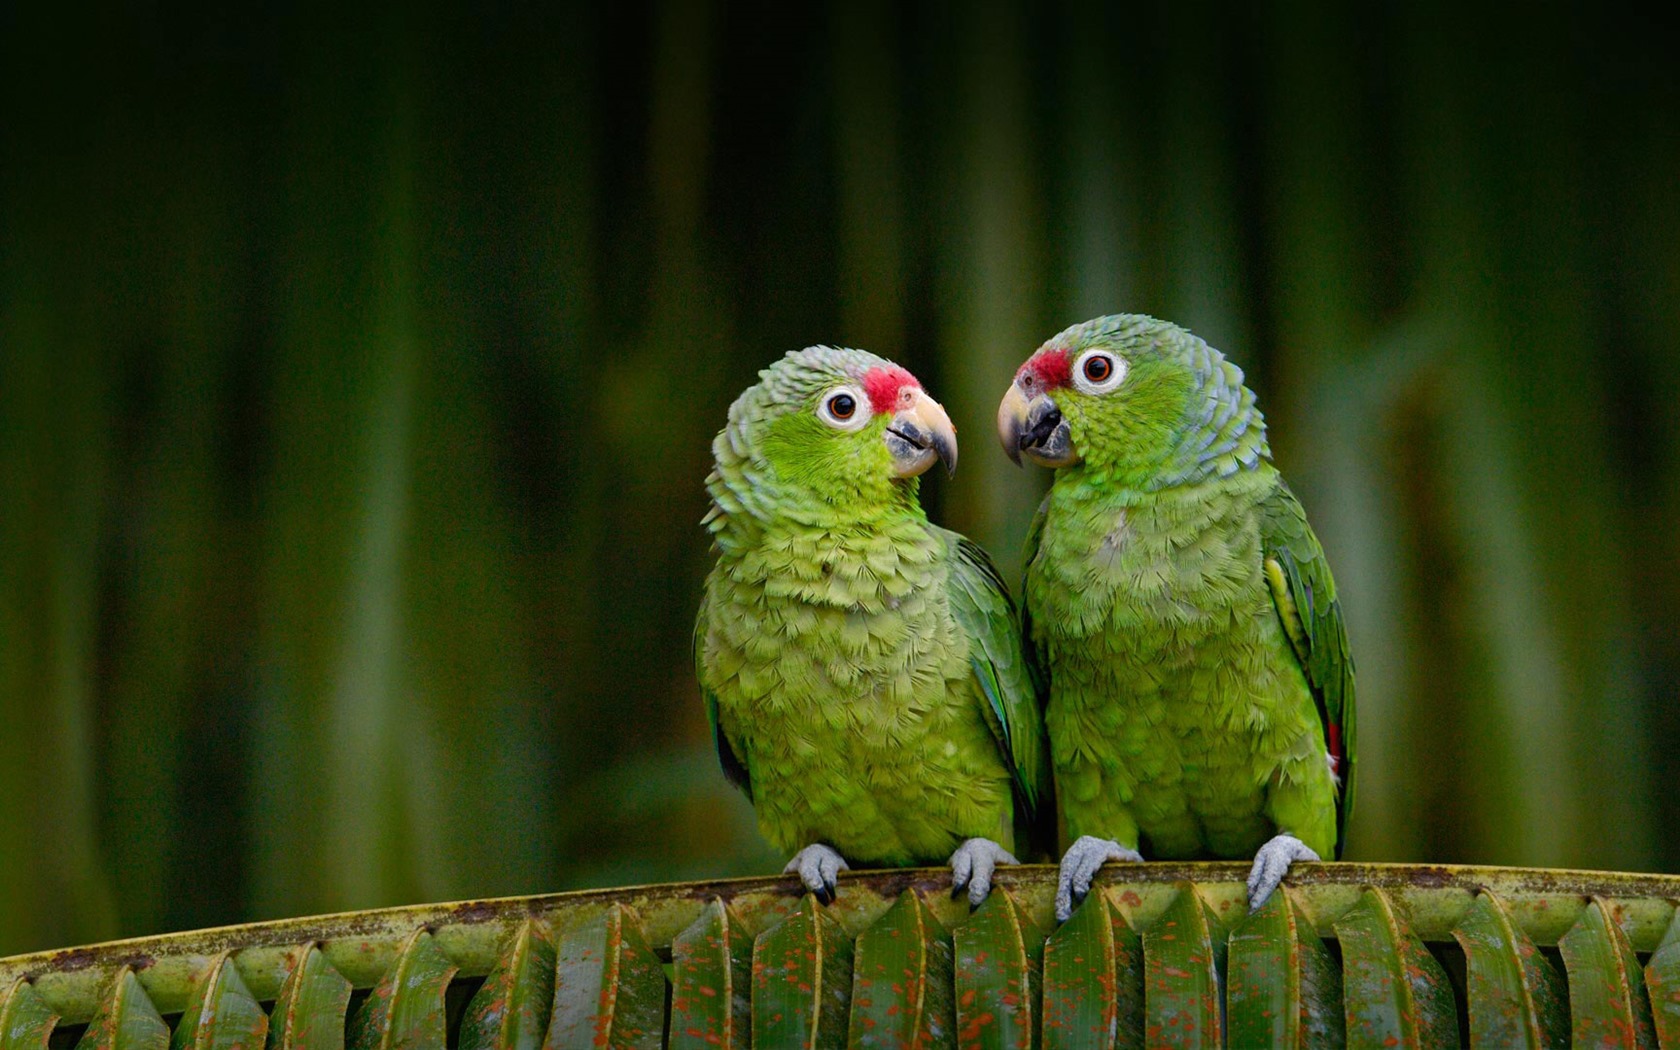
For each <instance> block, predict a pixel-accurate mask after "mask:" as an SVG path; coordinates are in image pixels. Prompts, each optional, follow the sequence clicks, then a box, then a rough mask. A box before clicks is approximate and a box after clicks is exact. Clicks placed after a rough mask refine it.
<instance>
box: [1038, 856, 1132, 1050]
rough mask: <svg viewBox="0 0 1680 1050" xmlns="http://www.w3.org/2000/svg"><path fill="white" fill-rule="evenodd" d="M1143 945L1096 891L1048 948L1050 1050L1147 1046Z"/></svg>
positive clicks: (1046, 1027)
mask: <svg viewBox="0 0 1680 1050" xmlns="http://www.w3.org/2000/svg"><path fill="white" fill-rule="evenodd" d="M1143 973H1144V965H1143V952H1142V942H1141V941H1140V940H1139V938H1138V935H1137V933H1136V931H1134V930H1133V929H1132V927H1131V924H1130V923H1128V922H1127V921H1126V918H1125V916H1123V915H1121V914H1120V910H1119V909H1118V908H1116V907H1115V906H1114V902H1113V900H1111V899H1110V897H1109V895H1108V891H1107V890H1106V889H1103V888H1100V887H1099V888H1097V889H1093V890H1092V891H1091V892H1090V894H1089V895H1088V896H1086V898H1085V900H1084V901H1083V902H1082V903H1081V904H1080V905H1079V907H1078V908H1077V909H1075V911H1074V913H1073V917H1072V918H1070V919H1068V921H1067V922H1065V923H1063V924H1062V925H1061V926H1060V927H1059V928H1058V929H1057V930H1056V932H1055V933H1052V934H1051V935H1050V937H1049V939H1048V940H1046V941H1045V943H1044V1046H1045V1047H1046V1048H1052V1047H1067V1048H1069V1050H1075V1048H1084V1047H1091V1048H1103V1050H1106V1048H1109V1047H1128V1048H1129V1047H1141V1046H1142V1045H1143Z"/></svg>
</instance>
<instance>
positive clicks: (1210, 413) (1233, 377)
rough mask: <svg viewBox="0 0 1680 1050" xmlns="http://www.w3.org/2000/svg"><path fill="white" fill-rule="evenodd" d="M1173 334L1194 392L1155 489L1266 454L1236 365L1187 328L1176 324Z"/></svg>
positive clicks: (1214, 474) (1261, 426) (1245, 465)
mask: <svg viewBox="0 0 1680 1050" xmlns="http://www.w3.org/2000/svg"><path fill="white" fill-rule="evenodd" d="M1179 339H1180V340H1182V342H1181V343H1180V345H1181V346H1182V348H1183V352H1184V353H1185V355H1186V361H1187V363H1188V364H1189V366H1190V369H1191V372H1192V373H1193V374H1194V375H1195V377H1196V392H1195V393H1194V394H1192V395H1191V398H1190V403H1189V405H1188V406H1187V407H1186V410H1185V414H1184V419H1183V421H1182V422H1181V423H1180V424H1179V428H1178V444H1177V445H1176V447H1175V449H1174V452H1173V454H1172V456H1171V457H1170V459H1169V461H1168V465H1167V467H1166V468H1165V469H1164V470H1162V471H1161V473H1160V474H1159V475H1157V477H1156V480H1155V484H1154V485H1153V486H1152V487H1153V488H1155V489H1164V488H1171V487H1173V486H1176V485H1190V484H1195V483H1197V482H1201V481H1208V480H1210V479H1213V478H1222V477H1229V476H1230V475H1232V474H1235V473H1237V472H1238V471H1242V470H1254V469H1256V468H1258V467H1259V466H1260V464H1261V462H1262V461H1265V460H1269V459H1271V456H1272V450H1271V447H1270V446H1269V445H1268V444H1267V443H1266V419H1265V417H1264V416H1263V415H1261V413H1260V409H1259V408H1258V407H1257V406H1256V405H1255V402H1254V392H1253V391H1252V390H1250V389H1248V387H1246V386H1244V385H1243V373H1242V369H1240V368H1238V367H1237V366H1236V365H1234V364H1232V363H1231V362H1230V361H1228V360H1226V358H1225V355H1224V354H1221V353H1220V352H1219V351H1218V350H1215V349H1214V348H1213V347H1211V346H1209V345H1208V344H1207V343H1205V342H1203V341H1202V340H1200V339H1198V338H1196V337H1195V336H1193V335H1191V334H1190V333H1189V332H1183V331H1182V330H1181V331H1180V333H1179Z"/></svg>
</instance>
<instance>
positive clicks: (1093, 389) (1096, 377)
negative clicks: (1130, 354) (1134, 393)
mask: <svg viewBox="0 0 1680 1050" xmlns="http://www.w3.org/2000/svg"><path fill="white" fill-rule="evenodd" d="M1125 378H1126V361H1125V359H1124V358H1120V357H1116V356H1115V355H1113V354H1111V353H1109V352H1108V351H1106V350H1087V351H1085V353H1083V354H1081V355H1080V357H1079V360H1078V361H1076V362H1074V366H1073V385H1074V386H1076V387H1078V388H1079V389H1080V390H1081V391H1083V392H1084V393H1087V394H1106V393H1108V392H1109V391H1110V390H1113V389H1114V388H1115V387H1117V386H1119V385H1120V381H1121V380H1123V379H1125Z"/></svg>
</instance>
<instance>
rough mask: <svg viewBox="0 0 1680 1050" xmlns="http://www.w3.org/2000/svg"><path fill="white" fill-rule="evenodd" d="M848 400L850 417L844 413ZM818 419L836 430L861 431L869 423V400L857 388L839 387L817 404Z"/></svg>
mask: <svg viewBox="0 0 1680 1050" xmlns="http://www.w3.org/2000/svg"><path fill="white" fill-rule="evenodd" d="M848 398H849V399H850V400H851V414H850V415H846V414H845V413H844V410H845V408H846V399H848ZM817 418H818V419H820V420H822V421H823V422H824V423H827V424H828V425H829V426H831V427H833V428H834V429H835V430H861V429H863V425H864V424H865V423H867V422H869V399H868V398H866V397H864V396H863V391H861V390H859V389H858V388H857V387H855V386H837V387H835V388H834V389H833V390H830V391H829V392H828V393H826V394H824V395H823V396H822V400H821V401H818V402H817Z"/></svg>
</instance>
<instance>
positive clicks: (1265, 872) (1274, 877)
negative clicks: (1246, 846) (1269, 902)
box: [1248, 835, 1322, 911]
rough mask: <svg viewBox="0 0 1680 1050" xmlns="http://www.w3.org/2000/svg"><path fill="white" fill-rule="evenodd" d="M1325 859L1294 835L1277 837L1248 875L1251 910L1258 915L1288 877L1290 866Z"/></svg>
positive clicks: (1258, 854) (1249, 907)
mask: <svg viewBox="0 0 1680 1050" xmlns="http://www.w3.org/2000/svg"><path fill="white" fill-rule="evenodd" d="M1320 859H1322V858H1320V857H1319V855H1318V854H1317V853H1315V852H1313V849H1312V847H1310V846H1308V845H1307V844H1306V843H1305V842H1302V841H1301V840H1300V839H1298V838H1296V837H1295V836H1294V835H1278V836H1276V837H1274V838H1273V839H1272V840H1271V841H1270V842H1268V843H1266V844H1265V845H1264V846H1261V847H1260V852H1259V853H1256V854H1255V855H1254V867H1253V868H1251V869H1249V873H1248V910H1249V911H1255V910H1257V909H1258V908H1259V907H1260V906H1261V905H1262V904H1265V903H1266V899H1267V898H1268V897H1270V896H1271V895H1272V891H1273V890H1275V889H1277V888H1278V885H1279V884H1280V883H1282V882H1283V877H1284V876H1285V875H1287V874H1289V866H1290V865H1291V864H1293V863H1295V862H1296V861H1298V860H1306V861H1314V860H1320Z"/></svg>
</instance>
